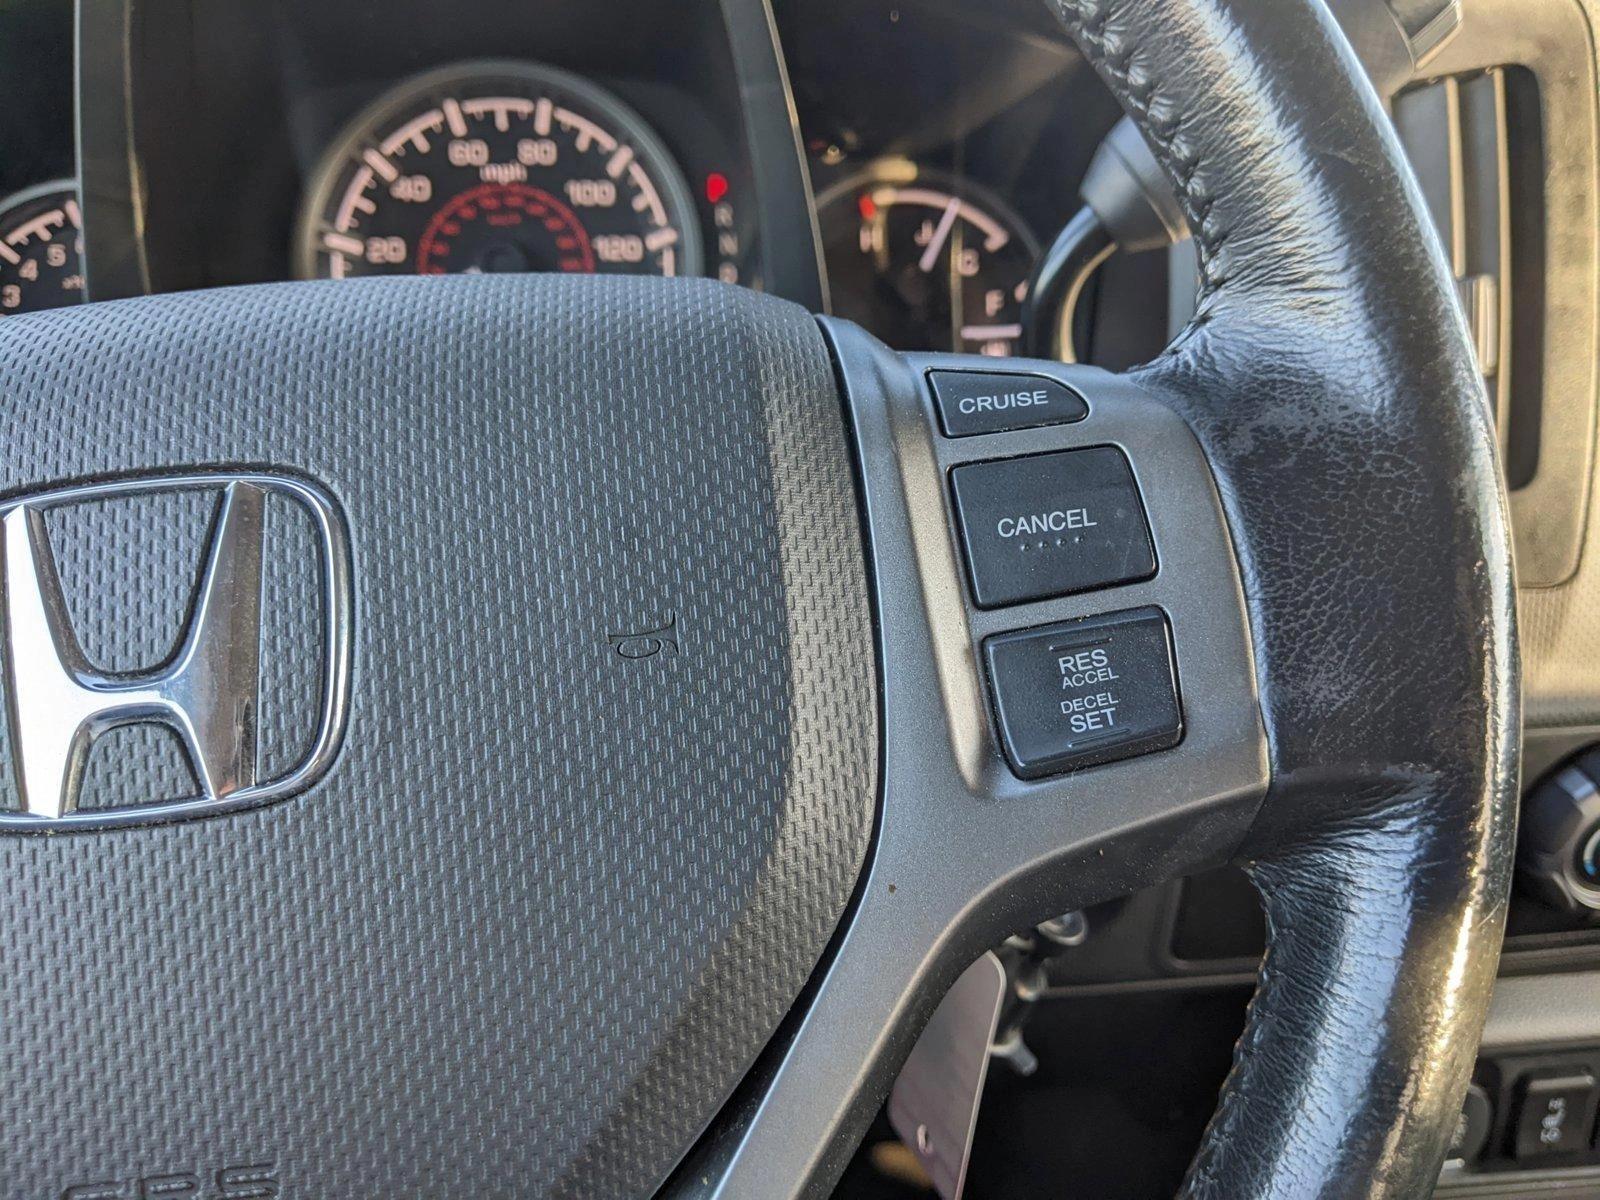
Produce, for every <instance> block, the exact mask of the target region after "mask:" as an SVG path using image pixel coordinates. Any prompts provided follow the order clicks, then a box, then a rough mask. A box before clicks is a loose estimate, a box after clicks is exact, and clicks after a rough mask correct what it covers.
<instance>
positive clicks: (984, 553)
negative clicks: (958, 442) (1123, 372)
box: [950, 446, 1156, 608]
mask: <svg viewBox="0 0 1600 1200" xmlns="http://www.w3.org/2000/svg"><path fill="white" fill-rule="evenodd" d="M950 483H951V487H952V489H953V490H954V492H955V502H956V519H957V522H958V524H959V525H960V527H961V541H962V544H963V547H964V548H965V550H966V553H967V568H968V571H969V573H970V575H971V579H972V598H973V600H974V602H976V604H977V605H978V607H979V608H996V607H999V606H1000V605H1004V604H1019V603H1021V602H1022V601H1025V600H1042V599H1045V598H1046V597H1049V596H1064V595H1066V594H1068V593H1069V592H1084V591H1088V590H1089V589H1091V588H1100V587H1110V586H1111V585H1113V584H1118V583H1131V582H1133V581H1134V580H1137V579H1148V578H1149V577H1150V576H1151V575H1153V574H1155V570H1156V556H1155V550H1154V548H1153V547H1152V546H1151V544H1150V529H1149V526H1148V525H1147V524H1146V523H1145V517H1144V505H1143V504H1142V503H1141V502H1140V498H1139V488H1138V485H1137V484H1136V483H1135V482H1134V478H1133V471H1132V470H1131V469H1130V468H1129V466H1128V460H1127V458H1125V457H1124V456H1123V453H1122V451H1121V450H1119V449H1117V448H1116V447H1115V446H1093V447H1090V448H1089V449H1087V450H1061V451H1057V452H1056V453H1053V454H1035V455H1030V456H1029V457H1027V458H1007V459H1001V460H999V461H996V462H981V463H968V464H966V465H965V466H960V467H957V468H956V469H955V470H953V471H952V472H950Z"/></svg>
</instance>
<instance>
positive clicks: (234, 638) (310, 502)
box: [0, 474, 350, 831]
mask: <svg viewBox="0 0 1600 1200" xmlns="http://www.w3.org/2000/svg"><path fill="white" fill-rule="evenodd" d="M196 490H203V491H207V492H210V493H213V494H214V495H215V496H216V498H217V499H216V512H215V517H214V519H213V521H212V525H211V532H210V536H209V539H208V543H207V545H206V549H205V553H204V560H203V566H201V568H200V571H199V582H198V584H197V586H196V590H195V596H194V601H193V603H192V605H191V608H190V612H189V617H188V620H187V624H186V627H185V629H184V630H183V632H182V634H181V635H180V637H179V640H178V646H177V649H176V652H175V653H174V654H173V655H172V656H171V657H170V658H169V660H168V661H167V662H166V663H165V664H164V665H160V666H154V667H151V668H150V669H149V670H146V671H143V672H136V673H132V674H121V675H112V674H108V673H105V672H102V671H99V670H97V669H96V668H95V667H94V666H93V665H92V664H91V663H90V662H89V661H88V659H87V657H86V656H85V654H84V652H83V649H82V647H81V644H80V641H79V637H78V634H77V633H76V631H75V630H74V629H73V624H72V617H71V614H70V612H69V610H68V604H67V599H66V596H65V594H64V592H63V589H62V584H61V579H60V576H59V574H58V572H57V567H56V560H55V556H54V554H53V552H52V548H51V543H50V536H49V532H48V530H47V527H46V521H45V516H46V514H47V513H48V512H49V510H51V509H53V508H62V507H65V506H69V505H75V504H81V503H84V502H90V501H101V500H112V499H118V498H124V499H132V498H136V497H138V496H140V495H148V494H150V493H156V492H165V491H196ZM273 495H276V496H280V497H282V498H284V499H286V500H289V501H292V502H294V503H297V504H299V505H300V506H302V507H303V508H304V509H305V510H307V511H308V512H309V514H310V515H311V517H312V519H313V524H314V526H315V528H316V532H317V541H318V543H319V547H320V555H321V562H320V564H319V565H320V578H321V584H322V587H321V591H322V597H321V603H322V613H321V620H322V623H323V635H322V643H323V652H324V659H325V661H324V663H323V664H322V678H321V687H320V705H321V713H320V717H319V719H318V727H317V731H316V734H315V737H314V739H313V741H312V745H311V749H310V751H309V753H308V754H307V755H306V756H305V758H304V760H303V761H302V762H300V763H299V764H298V765H297V766H295V767H293V768H292V769H290V770H288V771H287V772H279V773H277V774H276V777H275V778H272V779H266V780H262V779H258V778H257V771H258V765H259V763H258V747H257V739H258V722H259V704H260V698H259V690H260V684H261V662H260V655H261V643H262V623H263V613H262V603H263V600H262V547H263V531H264V520H265V512H266V506H267V500H268V497H269V496H273ZM0 574H3V607H4V613H3V620H0V635H3V643H4V658H5V662H4V684H5V693H6V719H7V723H8V732H9V735H10V747H11V758H12V768H13V774H14V780H13V782H14V785H15V790H16V798H17V801H18V803H17V805H16V807H15V808H14V809H12V810H9V811H3V810H0V830H8V829H9V830H31V831H42V830H52V831H59V830H62V829H68V828H83V827H92V826H110V825H131V824H146V823H151V822H157V821H171V820H175V819H178V818H181V817H191V816H201V815H205V814H209V813H216V812H222V811H229V810H234V809H239V808H245V807H250V806H254V805H258V804H265V803H268V802H270V801H273V800H278V799H282V798H283V797H285V796H287V795H289V794H291V793H293V792H296V791H299V790H301V789H303V788H305V787H307V786H309V785H310V784H311V783H313V782H314V781H315V780H316V779H317V778H318V777H319V776H320V775H321V774H322V773H323V772H324V771H326V770H327V768H328V766H329V765H330V763H331V762H332V759H333V756H334V753H335V752H336V750H337V748H338V744H339V739H340V737H341V735H342V733H343V726H344V720H345V711H346V702H347V695H346V693H347V690H348V686H349V674H350V662H349V659H350V632H349V620H348V618H349V611H350V581H349V552H348V546H347V544H346V539H345V535H344V527H343V524H342V523H341V522H340V520H339V517H338V514H337V513H336V511H335V509H334V507H333V504H332V502H331V500H330V499H329V498H328V496H327V495H326V494H325V493H324V492H323V491H322V490H321V489H320V488H317V487H315V486H313V485H311V484H308V483H304V482H301V481H299V480H296V479H292V478H289V477H286V476H276V475H267V474H226V475H225V474H204V475H189V476H180V477H166V478H149V479H128V480H119V481H117V482H114V483H106V484H92V485H86V486H81V487H71V488H62V489H58V490H56V491H52V492H45V493H41V494H37V495H33V496H28V497H24V498H22V499H19V500H13V501H11V502H9V503H7V504H4V505H0ZM139 723H154V724H159V725H164V726H166V727H167V728H169V729H170V730H172V731H173V733H175V734H176V735H177V738H178V741H179V743H180V745H181V746H182V748H183V751H184V753H185V754H186V756H187V758H188V761H189V766H190V768H191V769H192V771H193V775H194V778H195V780H196V781H197V783H198V787H199V791H198V794H196V795H194V796H192V797H189V798H187V799H176V800H174V799H160V800H158V801H155V802H151V803H144V804H126V805H121V806H116V807H96V808H93V809H80V808H79V806H78V801H79V798H80V793H81V790H82V787H83V782H84V771H85V767H86V765H87V763H88V761H89V756H90V752H91V749H92V747H93V745H94V742H95V739H96V738H97V737H98V736H99V735H101V734H102V733H104V732H106V731H107V730H109V729H112V728H115V727H117V726H120V725H128V724H139Z"/></svg>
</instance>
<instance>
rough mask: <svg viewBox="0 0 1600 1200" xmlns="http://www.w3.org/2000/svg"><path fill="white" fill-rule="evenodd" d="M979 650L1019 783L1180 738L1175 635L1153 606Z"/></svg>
mask: <svg viewBox="0 0 1600 1200" xmlns="http://www.w3.org/2000/svg"><path fill="white" fill-rule="evenodd" d="M983 654H984V659H985V662H986V664H987V666H988V670H989V682H990V687H991V689H992V692H993V695H994V703H995V714H996V723H997V724H998V726H999V729H1000V741H1001V744H1002V746H1003V747H1004V749H1005V754H1006V758H1007V760H1009V762H1010V763H1011V767H1012V770H1014V771H1015V772H1016V773H1017V775H1019V776H1020V777H1022V778H1023V779H1039V778H1042V777H1043V776H1046V775H1053V774H1057V773H1059V772H1061V771H1066V770H1068V769H1071V768H1074V767H1085V766H1092V765H1094V764H1096V763H1105V762H1112V761H1114V760H1116V759H1122V758H1131V757H1133V756H1134V755H1138V754H1148V753H1150V752H1151V751H1154V750H1165V749H1168V748H1170V747H1172V746H1176V745H1177V744H1178V743H1179V742H1180V741H1181V740H1182V739H1183V713H1182V710H1181V708H1180V706H1179V703H1178V689H1177V676H1176V672H1175V669H1174V664H1173V655H1172V636H1171V632H1170V630H1169V629H1168V627H1167V618H1166V614H1165V613H1163V612H1162V611H1161V610H1160V609H1158V608H1142V609H1134V610H1132V611H1130V612H1123V613H1111V614H1108V615H1106V616H1100V617H1086V618H1084V619H1083V620H1079V621H1067V622H1063V623H1061V624H1058V625H1047V626H1044V627H1043V628H1039V629H1025V630H1020V631H1018V632H1016V633H1002V634H997V635H996V636H994V637H991V638H989V639H987V640H986V641H985V642H984V643H983Z"/></svg>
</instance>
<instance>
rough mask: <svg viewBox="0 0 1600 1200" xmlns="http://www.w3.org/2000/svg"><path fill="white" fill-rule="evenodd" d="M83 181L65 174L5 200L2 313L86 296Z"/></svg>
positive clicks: (0, 214)
mask: <svg viewBox="0 0 1600 1200" xmlns="http://www.w3.org/2000/svg"><path fill="white" fill-rule="evenodd" d="M82 258H83V221H82V218H81V217H80V215H79V213H78V185H77V183H76V182H75V181H74V180H70V179H63V180H58V181H56V182H54V183H46V184H41V185H40V186H38V187H33V188H29V189H28V190H27V191H25V192H18V193H17V194H16V195H15V196H12V197H10V198H9V199H7V200H5V201H3V202H0V317H7V316H11V315H13V314H15V313H24V312H36V311H38V310H39V309H44V308H60V307H62V306H63V305H67V304H77V303H78V302H79V301H81V300H82V299H83V267H82V265H81V264H82Z"/></svg>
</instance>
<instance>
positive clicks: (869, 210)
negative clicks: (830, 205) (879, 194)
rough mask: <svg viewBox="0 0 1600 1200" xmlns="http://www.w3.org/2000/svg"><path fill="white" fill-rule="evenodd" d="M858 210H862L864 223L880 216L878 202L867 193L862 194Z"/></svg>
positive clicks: (857, 204)
mask: <svg viewBox="0 0 1600 1200" xmlns="http://www.w3.org/2000/svg"><path fill="white" fill-rule="evenodd" d="M856 208H858V209H860V210H861V219H862V220H863V221H870V220H872V218H873V217H875V216H877V215H878V203H877V201H876V200H874V199H873V198H872V197H871V196H869V195H867V194H866V193H865V192H862V193H861V196H860V198H859V199H858V200H857V201H856Z"/></svg>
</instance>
